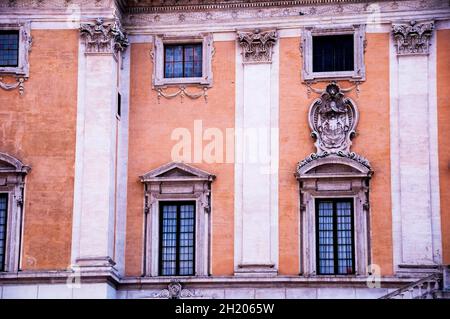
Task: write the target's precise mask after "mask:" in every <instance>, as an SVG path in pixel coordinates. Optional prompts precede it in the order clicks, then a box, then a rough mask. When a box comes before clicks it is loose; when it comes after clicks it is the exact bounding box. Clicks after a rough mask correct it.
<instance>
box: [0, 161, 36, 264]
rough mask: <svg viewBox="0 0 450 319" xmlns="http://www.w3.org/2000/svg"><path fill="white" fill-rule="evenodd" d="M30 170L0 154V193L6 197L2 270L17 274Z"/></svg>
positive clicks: (19, 162)
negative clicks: (26, 184)
mask: <svg viewBox="0 0 450 319" xmlns="http://www.w3.org/2000/svg"><path fill="white" fill-rule="evenodd" d="M30 170H31V168H30V167H29V166H27V165H24V164H23V163H22V162H21V161H19V160H18V159H16V158H14V157H12V156H10V155H8V154H6V153H1V152H0V193H2V194H7V196H8V210H7V213H6V214H7V220H6V230H7V232H6V245H5V260H4V269H3V270H2V271H0V273H7V272H18V271H19V269H20V252H21V246H22V232H23V216H24V196H25V182H26V176H27V174H28V173H29V172H30Z"/></svg>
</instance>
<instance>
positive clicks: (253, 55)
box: [237, 29, 278, 63]
mask: <svg viewBox="0 0 450 319" xmlns="http://www.w3.org/2000/svg"><path fill="white" fill-rule="evenodd" d="M277 40H278V34H277V31H276V30H268V31H261V30H259V29H255V30H254V31H253V32H240V31H239V32H238V33H237V41H238V43H239V45H240V47H241V48H242V58H243V63H272V53H273V46H274V45H275V43H276V42H277Z"/></svg>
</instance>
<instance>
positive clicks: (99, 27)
mask: <svg viewBox="0 0 450 319" xmlns="http://www.w3.org/2000/svg"><path fill="white" fill-rule="evenodd" d="M80 34H81V37H82V38H83V39H84V41H85V52H86V53H87V54H89V53H91V54H92V53H94V54H95V53H117V52H119V51H120V52H123V51H125V50H126V49H127V47H128V46H129V45H130V44H129V42H128V38H127V35H126V33H125V32H124V31H123V29H122V25H121V23H120V21H119V20H118V19H116V20H115V21H114V23H113V24H105V23H104V21H103V19H102V18H97V19H96V20H95V23H94V24H91V23H89V24H82V25H81V27H80Z"/></svg>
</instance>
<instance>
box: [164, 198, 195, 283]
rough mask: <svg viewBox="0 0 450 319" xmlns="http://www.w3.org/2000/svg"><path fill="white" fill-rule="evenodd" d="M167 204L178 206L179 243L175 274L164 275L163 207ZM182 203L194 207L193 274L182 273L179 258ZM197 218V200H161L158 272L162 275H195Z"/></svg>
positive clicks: (177, 239)
mask: <svg viewBox="0 0 450 319" xmlns="http://www.w3.org/2000/svg"><path fill="white" fill-rule="evenodd" d="M165 205H173V206H176V207H177V232H176V234H177V238H176V241H177V245H176V249H175V250H176V256H177V257H176V261H175V263H176V264H175V275H163V274H162V269H163V253H162V249H163V240H162V234H163V223H162V221H163V209H164V206H165ZM182 205H192V206H193V207H194V231H193V233H194V246H193V259H192V261H193V268H192V274H187V275H184V274H180V260H179V253H180V234H181V233H180V223H179V221H180V213H181V212H180V207H181V206H182ZM196 220H197V209H196V202H195V201H192V200H191V201H179V200H176V201H169V200H168V201H160V202H159V236H158V237H159V252H158V254H159V265H158V268H159V269H158V274H159V276H161V277H170V276H194V275H195V273H196V269H195V268H196V267H195V261H196V244H197V243H196V242H197V240H196V232H197V227H196Z"/></svg>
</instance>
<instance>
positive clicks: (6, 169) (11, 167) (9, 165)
mask: <svg viewBox="0 0 450 319" xmlns="http://www.w3.org/2000/svg"><path fill="white" fill-rule="evenodd" d="M30 170H31V168H30V167H29V166H27V165H24V164H23V163H22V162H21V161H20V160H18V159H17V158H15V157H13V156H11V155H9V154H6V153H1V152H0V173H23V174H28V173H29V171H30Z"/></svg>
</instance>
